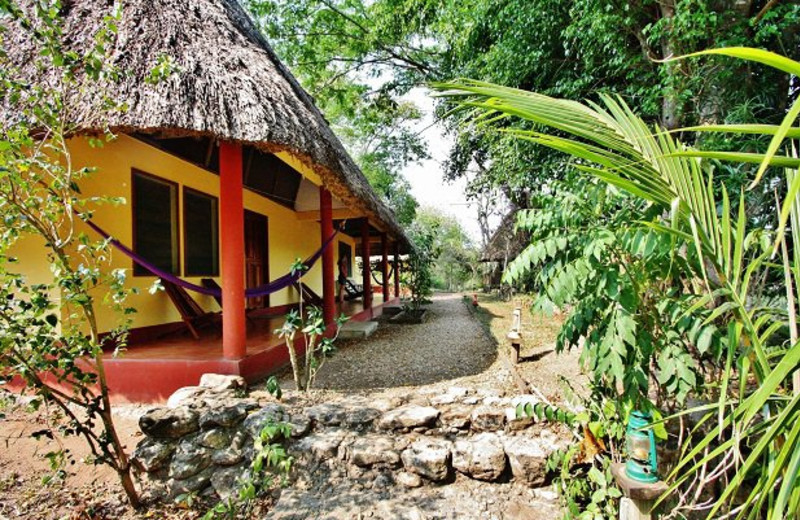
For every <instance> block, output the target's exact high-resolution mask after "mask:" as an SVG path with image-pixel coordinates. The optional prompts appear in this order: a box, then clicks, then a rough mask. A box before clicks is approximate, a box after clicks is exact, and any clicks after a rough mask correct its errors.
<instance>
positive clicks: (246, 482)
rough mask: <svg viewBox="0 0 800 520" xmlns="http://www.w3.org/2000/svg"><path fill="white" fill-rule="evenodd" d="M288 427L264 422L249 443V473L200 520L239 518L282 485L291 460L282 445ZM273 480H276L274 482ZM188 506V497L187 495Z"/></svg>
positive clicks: (286, 424) (290, 467)
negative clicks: (229, 495) (261, 498)
mask: <svg viewBox="0 0 800 520" xmlns="http://www.w3.org/2000/svg"><path fill="white" fill-rule="evenodd" d="M291 433H292V426H291V425H290V424H288V423H284V422H277V423H276V422H268V423H267V424H266V425H264V427H263V428H262V429H261V431H260V432H259V434H258V436H257V437H256V438H255V439H254V440H253V447H254V456H253V462H252V463H251V464H250V470H249V471H248V472H244V473H243V475H242V476H241V477H239V478H238V479H237V484H238V486H239V489H238V492H237V493H236V494H235V495H233V496H231V497H229V498H228V499H227V500H222V501H220V502H218V503H217V504H216V505H214V506H213V507H212V508H211V509H209V510H208V511H207V512H206V514H205V515H203V519H204V520H216V519H222V518H230V519H233V518H243V517H249V516H250V515H251V514H252V507H253V505H254V501H255V499H256V498H259V497H264V496H266V495H267V493H269V492H270V491H271V490H272V489H273V488H274V487H275V486H276V484H277V485H279V486H286V485H287V482H288V480H287V479H288V476H289V473H290V472H291V470H292V465H293V464H294V457H292V456H290V455H289V454H288V453H287V452H286V447H285V446H284V442H285V441H287V440H288V439H289V438H290V437H291ZM276 479H277V480H276ZM186 499H188V501H189V502H188V505H189V506H191V501H192V495H188V496H186V497H185V498H184V500H186Z"/></svg>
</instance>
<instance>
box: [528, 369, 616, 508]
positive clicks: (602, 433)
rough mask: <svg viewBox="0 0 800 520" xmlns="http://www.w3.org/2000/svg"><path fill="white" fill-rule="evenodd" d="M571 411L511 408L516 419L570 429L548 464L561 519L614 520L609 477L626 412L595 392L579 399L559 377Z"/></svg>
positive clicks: (546, 406) (612, 486)
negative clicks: (561, 508)
mask: <svg viewBox="0 0 800 520" xmlns="http://www.w3.org/2000/svg"><path fill="white" fill-rule="evenodd" d="M562 383H563V384H564V385H565V389H566V393H567V395H568V396H569V399H570V401H574V402H575V405H576V406H575V407H574V408H575V410H576V411H571V410H565V409H563V408H561V407H558V406H553V405H551V404H548V403H536V404H531V403H524V404H519V405H518V406H517V408H516V414H517V417H524V416H526V417H536V418H537V419H538V420H540V421H548V422H553V423H556V422H557V423H561V424H563V425H565V426H566V427H568V428H569V430H570V431H571V433H572V435H573V437H574V439H575V442H573V443H572V444H571V445H570V446H568V447H567V448H563V449H557V450H555V451H554V452H553V453H551V454H550V456H549V457H548V460H547V471H548V472H550V473H553V474H554V478H553V483H554V485H555V487H556V489H557V491H558V493H559V496H560V497H561V502H562V504H563V505H564V507H565V514H564V515H565V516H564V518H565V519H566V518H577V519H580V520H593V519H601V518H616V517H617V515H618V510H617V508H618V499H619V498H620V497H621V496H622V493H621V492H620V490H619V488H618V487H617V486H616V484H615V483H614V479H613V475H612V474H611V464H612V462H618V461H620V460H621V457H622V455H623V454H622V453H621V451H620V450H621V449H622V448H623V447H624V442H623V439H624V436H625V428H624V426H622V425H623V424H625V421H624V420H623V418H624V416H625V415H626V414H627V413H628V412H629V410H627V407H626V406H620V405H619V404H618V403H616V402H615V401H614V400H611V399H608V398H606V397H604V396H603V395H601V394H600V393H599V392H597V391H596V390H595V391H594V392H593V394H592V396H591V398H589V399H584V398H580V397H579V396H578V395H577V394H576V393H575V392H574V391H573V390H572V388H571V387H570V385H569V383H568V382H567V381H566V380H564V379H563V378H562Z"/></svg>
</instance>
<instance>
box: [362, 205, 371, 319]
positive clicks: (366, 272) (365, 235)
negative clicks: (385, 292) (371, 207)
mask: <svg viewBox="0 0 800 520" xmlns="http://www.w3.org/2000/svg"><path fill="white" fill-rule="evenodd" d="M369 256H370V249H369V219H366V218H365V219H361V278H362V286H363V288H364V310H365V311H366V310H368V309H369V308H370V307H372V276H371V275H370V268H371V266H370V265H369Z"/></svg>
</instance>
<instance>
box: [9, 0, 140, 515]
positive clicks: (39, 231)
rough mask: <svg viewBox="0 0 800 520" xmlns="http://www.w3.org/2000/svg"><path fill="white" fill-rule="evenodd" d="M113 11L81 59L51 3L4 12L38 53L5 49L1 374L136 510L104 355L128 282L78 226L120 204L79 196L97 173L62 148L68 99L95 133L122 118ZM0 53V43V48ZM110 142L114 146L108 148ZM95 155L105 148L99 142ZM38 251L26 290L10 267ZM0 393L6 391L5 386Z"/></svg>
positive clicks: (123, 325)
mask: <svg viewBox="0 0 800 520" xmlns="http://www.w3.org/2000/svg"><path fill="white" fill-rule="evenodd" d="M120 15H121V13H120V11H119V9H115V10H114V14H113V15H112V16H109V17H108V18H107V19H106V20H105V23H104V24H102V25H101V27H100V28H99V29H98V30H97V31H96V32H95V33H94V34H87V35H86V37H87V38H89V39H90V41H92V42H93V45H90V46H89V48H88V49H86V50H85V52H77V51H75V50H73V49H72V48H70V46H69V43H71V42H70V40H71V35H65V34H63V32H62V27H63V20H62V19H61V15H60V9H59V4H58V3H52V2H26V3H25V7H24V8H21V7H20V6H19V5H17V3H16V2H12V1H0V19H1V20H2V25H0V39H2V38H4V36H5V34H6V32H8V31H17V32H18V34H19V35H20V36H21V37H24V38H27V39H28V40H29V41H30V44H31V45H32V46H33V52H32V53H31V56H32V58H31V59H32V60H33V63H27V64H18V63H16V62H15V61H14V59H12V57H10V56H9V55H8V54H7V52H6V47H5V46H2V47H0V103H3V104H4V105H7V106H9V107H13V109H14V111H15V113H16V114H17V115H18V118H16V119H15V120H13V121H4V122H3V125H2V129H0V214H2V219H1V220H0V374H1V375H2V379H3V380H7V379H11V378H17V380H18V381H20V382H21V384H22V385H23V390H22V391H23V392H24V393H27V394H29V395H31V396H32V399H33V400H32V405H33V406H32V409H33V410H36V409H39V407H40V405H42V404H45V403H46V404H47V406H46V407H44V408H43V409H44V410H46V411H47V413H48V414H49V417H48V425H50V426H48V428H47V430H44V431H43V432H41V433H42V434H43V435H46V436H48V437H51V438H54V437H55V436H56V435H59V436H62V435H76V436H78V437H80V438H82V439H83V440H84V441H85V442H86V444H87V447H88V449H89V452H90V453H91V455H90V456H89V457H87V458H86V461H88V462H91V463H93V464H107V465H108V466H110V467H111V468H113V469H114V470H115V471H116V473H117V474H118V476H119V478H120V481H121V483H122V486H123V488H124V490H125V493H126V494H127V496H128V499H129V501H130V503H131V504H132V505H133V506H135V507H138V505H139V498H138V494H137V492H136V489H135V486H134V483H133V480H132V477H131V464H130V461H129V459H128V455H127V453H126V448H125V446H124V445H123V443H122V442H121V440H120V438H119V436H118V435H117V432H116V429H115V427H114V423H113V419H112V414H111V403H110V400H109V394H108V387H107V384H106V379H105V371H104V365H103V356H104V351H103V347H104V346H107V347H113V348H114V349H115V352H116V353H118V352H120V351H121V350H122V349H124V346H125V342H126V339H127V330H128V327H129V325H130V315H131V313H133V312H134V311H133V309H131V308H128V307H126V305H125V300H126V297H127V296H128V294H129V292H130V291H129V290H127V289H126V288H125V281H126V273H125V271H124V270H121V269H115V270H111V269H109V266H108V262H109V258H110V254H109V250H108V243H107V242H106V241H103V240H99V241H98V240H94V239H92V238H90V237H89V236H87V235H86V234H85V233H84V232H83V231H82V227H81V226H80V224H79V223H80V221H81V220H84V219H88V218H91V216H92V211H93V210H94V209H95V208H96V207H97V206H98V205H100V204H118V203H120V202H122V201H120V200H115V199H108V198H106V199H104V198H98V197H92V198H89V197H85V196H83V195H82V194H81V191H80V188H79V185H80V183H81V182H82V181H83V180H85V179H86V178H88V177H89V176H91V175H92V174H93V169H92V168H88V167H84V168H77V167H75V166H74V165H73V164H72V161H71V159H70V151H69V146H68V142H67V140H68V138H70V136H72V135H74V134H75V133H76V128H75V127H74V126H73V124H72V123H71V120H70V117H69V111H70V109H71V104H70V100H71V99H72V96H78V97H81V96H87V97H88V96H89V95H91V96H92V97H93V99H95V100H96V101H97V105H96V106H97V109H98V113H97V114H96V117H97V119H96V122H97V125H98V126H97V128H102V127H103V121H104V120H105V117H106V116H108V115H109V114H111V113H112V112H115V111H122V110H124V108H125V107H124V106H123V105H121V104H119V103H116V102H115V101H114V99H113V96H112V95H111V93H110V90H109V85H111V84H113V82H114V80H116V79H117V78H118V77H119V71H117V70H116V69H114V67H113V66H112V65H111V63H112V60H110V58H109V56H108V52H109V51H108V49H110V48H111V47H112V46H113V43H114V39H115V38H116V22H117V21H118V17H119V16H120ZM0 41H2V40H0ZM18 66H29V67H36V68H38V69H41V70H48V71H53V72H54V74H53V76H52V77H54V78H57V81H53V82H50V83H48V84H43V83H38V84H34V85H31V84H30V83H29V81H28V80H27V79H26V78H25V76H24V75H23V74H21V73H20V71H19V70H18V69H17V67H18ZM105 137H106V138H108V139H111V138H113V136H111V135H110V134H108V135H107V136H105ZM93 142H94V144H96V145H102V143H103V139H99V138H96V137H95V138H94V139H93ZM22 243H26V244H33V243H40V244H42V249H41V251H42V255H43V257H44V256H46V260H47V262H48V264H49V267H50V277H49V278H48V279H45V280H41V281H40V283H34V282H32V281H31V280H29V279H27V278H26V277H25V276H24V275H23V274H22V271H23V270H24V266H22V265H20V262H19V259H18V258H17V257H16V256H15V255H16V253H17V252H18V251H19V249H18V247H19V246H20V245H21V244H22ZM98 305H103V306H107V307H109V308H111V309H113V310H115V311H117V316H118V324H117V327H116V328H114V329H113V330H112V331H110V332H109V333H108V334H107V335H105V337H101V336H100V333H99V330H98V325H97V319H96V308H97V306H98ZM0 382H2V381H0ZM47 458H48V459H49V461H50V463H51V465H52V467H53V470H54V472H55V474H59V473H60V466H62V465H63V464H66V463H68V462H74V461H72V458H71V454H70V453H69V452H68V451H66V450H57V451H53V452H51V453H49V454H48V456H47Z"/></svg>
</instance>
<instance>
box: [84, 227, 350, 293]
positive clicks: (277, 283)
mask: <svg viewBox="0 0 800 520" xmlns="http://www.w3.org/2000/svg"><path fill="white" fill-rule="evenodd" d="M84 222H86V225H88V226H89V227H90V228H92V229H93V230H94V231H95V232H96V233H97V234H98V235H100V236H101V237H103V238H104V239H106V240H108V242H109V243H110V244H111V245H112V246H114V247H116V248H117V249H119V250H120V251H122V253H123V254H124V255H125V256H127V257H128V258H130V259H131V260H133V261H134V262H136V263H137V264H139V265H140V266H142V267H144V268H145V269H147V270H148V271H150V272H151V273H152V274H154V275H155V276H158V277H159V278H163V279H164V280H166V281H168V282H170V283H174V284H175V285H180V286H181V287H183V288H184V289H188V290H190V291H194V292H198V293H200V294H206V295H208V296H213V297H215V298H222V291H221V290H220V289H217V288H209V287H203V286H202V285H197V284H193V283H192V282H187V281H186V280H184V279H182V278H179V277H177V276H175V275H174V274H172V273H170V272H167V271H164V270H163V269H160V268H159V267H157V266H155V265H154V264H152V263H150V262H148V261H147V260H145V259H144V258H143V257H141V256H139V255H137V254H136V253H134V252H133V250H132V249H130V248H129V247H127V246H125V245H124V244H122V243H121V242H120V241H119V240H117V239H116V238H114V237H112V236H111V235H109V234H108V233H106V232H105V231H103V229H102V228H100V226H98V225H97V224H95V223H94V222H92V221H91V220H84ZM338 233H339V230H338V229H336V230H334V232H333V234H332V235H331V236H330V237H328V239H327V240H325V242H323V244H322V247H320V248H319V249H318V250H317V251H316V252H315V253H314V254H313V255H311V256H309V257H308V258H306V260H305V261H304V262H303V265H304V266H305V267H306V269H305V270H304V271H298V272H296V273H294V274H292V273H291V272H289V273H286V274H285V275H283V276H281V277H280V278H276V279H274V280H273V281H271V282H269V283H268V284H264V285H259V286H258V287H253V288H252V289H247V290H246V291H245V292H244V296H245V298H260V297H261V296H266V295H268V294H272V293H274V292H277V291H280V290H281V289H285V288H287V287H289V286H290V285H292V284H294V283H297V282H298V281H299V280H300V278H302V277H303V275H304V274H305V273H306V271H308V270H309V269H311V268H312V267H313V266H314V264H315V263H317V260H319V258H320V257H321V256H322V252H323V251H325V249H327V248H328V246H329V245H330V243H331V242H333V239H334V238H336V235H337V234H338Z"/></svg>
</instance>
